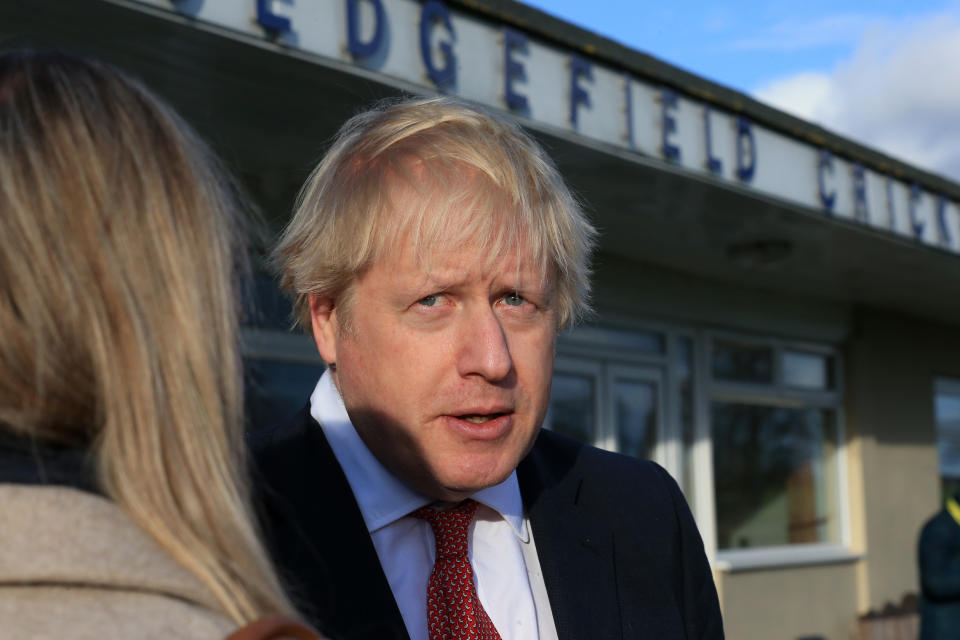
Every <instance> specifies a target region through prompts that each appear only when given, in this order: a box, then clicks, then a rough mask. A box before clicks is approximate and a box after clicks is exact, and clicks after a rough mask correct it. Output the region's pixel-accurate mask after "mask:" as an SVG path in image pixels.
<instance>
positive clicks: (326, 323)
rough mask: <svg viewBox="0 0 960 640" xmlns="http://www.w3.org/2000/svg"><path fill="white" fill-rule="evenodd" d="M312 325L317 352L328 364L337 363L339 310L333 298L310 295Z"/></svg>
mask: <svg viewBox="0 0 960 640" xmlns="http://www.w3.org/2000/svg"><path fill="white" fill-rule="evenodd" d="M310 324H311V326H312V328H313V341H314V342H316V343H317V351H318V352H319V353H320V357H321V358H323V361H324V362H326V363H327V364H333V365H335V364H336V363H337V309H336V307H335V306H334V303H333V298H329V297H326V296H322V295H318V294H315V293H311V294H310Z"/></svg>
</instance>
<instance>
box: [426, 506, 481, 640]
mask: <svg viewBox="0 0 960 640" xmlns="http://www.w3.org/2000/svg"><path fill="white" fill-rule="evenodd" d="M479 506H480V505H479V504H477V503H476V502H474V501H473V500H464V501H463V502H461V503H460V504H458V505H457V506H456V507H453V508H452V509H447V510H445V511H436V510H434V509H431V508H429V507H423V508H422V509H417V510H416V511H414V512H413V513H412V514H411V515H412V516H413V517H415V518H420V519H422V520H426V521H427V522H428V523H430V528H431V529H433V537H434V539H435V540H436V550H437V552H436V560H434V563H433V573H431V574H430V584H429V585H428V586H427V624H428V626H429V629H430V640H500V634H499V633H497V630H496V628H495V627H494V626H493V622H491V620H490V616H488V615H487V612H486V611H484V609H483V605H481V604H480V598H478V597H477V590H476V588H475V587H474V586H473V568H472V567H471V566H470V558H469V557H468V556H467V545H468V542H467V531H468V529H469V528H470V523H471V522H473V516H474V515H475V514H476V513H477V507H479Z"/></svg>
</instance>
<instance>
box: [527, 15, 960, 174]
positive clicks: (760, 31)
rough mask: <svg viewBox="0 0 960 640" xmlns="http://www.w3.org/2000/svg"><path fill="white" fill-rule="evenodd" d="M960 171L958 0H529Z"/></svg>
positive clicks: (831, 124) (942, 169) (929, 163)
mask: <svg viewBox="0 0 960 640" xmlns="http://www.w3.org/2000/svg"><path fill="white" fill-rule="evenodd" d="M524 1H525V2H526V3H527V4H530V5H533V6H535V7H538V8H540V9H542V10H544V11H547V12H548V13H552V14H553V15H556V16H558V17H560V18H562V19H564V20H566V21H568V22H573V23H575V24H578V25H580V26H582V27H585V28H587V29H589V30H591V31H594V32H596V33H599V34H601V35H604V36H606V37H608V38H611V39H613V40H617V41H619V42H621V43H623V44H625V45H627V46H629V47H631V48H633V49H637V50H640V51H643V52H645V53H649V54H651V55H653V56H655V57H657V58H660V59H661V60H664V61H666V62H669V63H671V64H674V65H676V66H679V67H682V68H684V69H687V70H688V71H691V72H693V73H695V74H697V75H700V76H704V77H706V78H709V79H710V80H713V81H715V82H718V83H720V84H723V85H726V86H728V87H731V88H734V89H738V90H740V91H743V92H745V93H748V94H751V95H753V96H755V97H757V98H759V99H761V100H764V101H765V102H768V103H770V104H772V105H774V106H776V107H778V108H781V109H784V110H786V111H790V112H791V113H794V114H795V115H798V116H800V117H802V118H804V119H807V120H812V121H815V122H818V123H819V124H822V125H823V126H826V127H827V128H830V129H833V130H834V131H836V132H837V133H840V134H842V135H846V136H848V137H851V138H854V139H857V140H860V141H862V142H864V143H866V144H869V145H871V146H874V147H877V148H879V149H880V150H882V151H886V152H888V153H890V154H892V155H895V156H897V157H900V158H902V159H905V160H907V161H908V162H912V163H914V164H917V165H918V166H921V167H923V168H926V169H929V170H931V171H934V172H937V173H941V174H943V175H946V176H947V177H950V178H952V179H953V180H956V181H960V0H872V1H869V2H868V1H863V0H856V1H854V0H833V1H829V0H801V1H796V0H794V1H792V2H784V1H780V2H767V3H759V2H749V1H747V0H737V1H734V2H724V3H716V2H706V1H699V0H696V1H695V0H674V1H673V2H659V3H642V2H637V1H635V0H633V1H631V0H594V1H592V2H584V1H583V0H524Z"/></svg>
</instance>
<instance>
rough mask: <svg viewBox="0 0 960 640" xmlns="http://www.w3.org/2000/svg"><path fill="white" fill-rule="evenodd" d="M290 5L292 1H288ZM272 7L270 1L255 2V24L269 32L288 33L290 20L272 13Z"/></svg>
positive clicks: (258, 0) (259, 0)
mask: <svg viewBox="0 0 960 640" xmlns="http://www.w3.org/2000/svg"><path fill="white" fill-rule="evenodd" d="M290 3H291V4H292V3H293V0H290ZM272 5H273V3H272V2H271V0H257V22H258V23H259V24H260V26H261V27H263V28H264V29H267V30H269V31H274V32H277V33H282V32H284V31H290V18H286V17H284V16H281V15H277V14H276V13H274V12H273V7H272Z"/></svg>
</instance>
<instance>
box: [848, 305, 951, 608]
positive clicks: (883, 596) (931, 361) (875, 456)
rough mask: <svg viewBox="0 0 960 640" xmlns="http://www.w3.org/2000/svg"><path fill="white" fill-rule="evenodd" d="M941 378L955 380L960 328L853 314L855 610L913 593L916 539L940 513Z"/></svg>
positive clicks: (883, 315)
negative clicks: (937, 415)
mask: <svg viewBox="0 0 960 640" xmlns="http://www.w3.org/2000/svg"><path fill="white" fill-rule="evenodd" d="M941 375H943V376H958V375H960V328H954V327H947V326H939V325H935V324H931V323H926V322H920V321H917V320H914V319H911V318H907V317H904V316H898V315H894V314H889V313H885V312H881V311H874V310H860V311H858V312H856V313H855V315H854V324H853V330H852V332H851V336H850V340H849V342H848V348H847V376H846V378H847V394H846V397H847V424H848V427H849V431H850V433H851V434H854V437H855V438H858V439H859V442H858V446H859V449H860V452H861V456H860V460H859V463H860V466H861V469H862V473H863V477H862V490H863V498H862V499H863V513H864V522H863V523H862V524H863V534H864V536H865V540H864V550H865V551H866V562H865V564H864V570H863V571H861V575H860V585H859V589H860V609H861V612H863V610H864V608H866V607H869V608H872V609H877V608H882V607H883V606H884V605H885V604H887V603H891V602H892V603H899V602H900V601H901V600H902V598H903V596H904V595H905V594H908V593H917V592H918V584H919V583H918V578H917V563H916V543H917V536H918V534H919V532H920V528H921V526H922V525H923V523H924V522H925V521H926V520H927V518H929V517H930V516H931V515H933V513H934V512H935V511H936V510H937V509H938V508H939V491H940V489H939V468H938V460H937V450H936V434H935V432H934V421H933V380H934V378H935V377H936V376H941ZM854 528H855V529H856V525H855V527H854Z"/></svg>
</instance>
